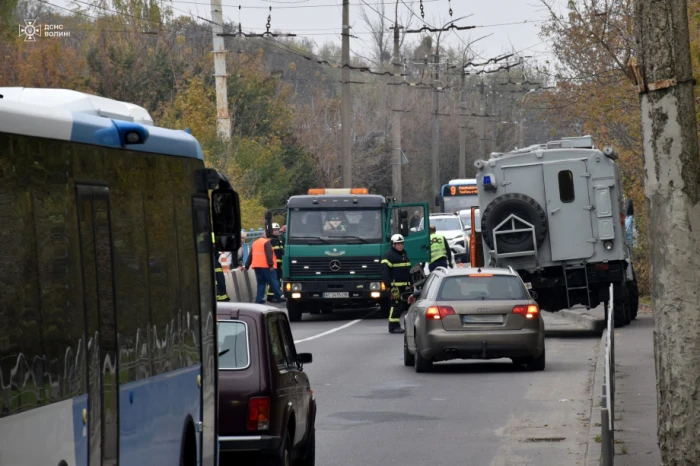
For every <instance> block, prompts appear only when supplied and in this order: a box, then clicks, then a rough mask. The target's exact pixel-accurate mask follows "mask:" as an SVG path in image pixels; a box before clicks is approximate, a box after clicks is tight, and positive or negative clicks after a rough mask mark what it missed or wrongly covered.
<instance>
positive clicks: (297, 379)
mask: <svg viewBox="0 0 700 466" xmlns="http://www.w3.org/2000/svg"><path fill="white" fill-rule="evenodd" d="M294 380H295V381H297V382H298V381H299V376H298V375H297V374H294Z"/></svg>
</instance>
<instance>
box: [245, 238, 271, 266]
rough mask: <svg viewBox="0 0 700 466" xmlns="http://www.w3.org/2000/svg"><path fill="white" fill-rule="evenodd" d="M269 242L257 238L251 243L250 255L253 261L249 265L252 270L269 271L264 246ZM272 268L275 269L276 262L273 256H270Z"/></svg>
mask: <svg viewBox="0 0 700 466" xmlns="http://www.w3.org/2000/svg"><path fill="white" fill-rule="evenodd" d="M269 241H270V240H269V239H268V238H258V239H256V240H255V242H253V247H252V248H251V251H250V253H251V254H252V255H253V261H252V262H251V264H250V268H252V269H269V268H270V265H269V264H268V263H267V255H266V254H265V244H266V243H268V242H269ZM272 268H273V269H276V268H277V261H276V260H275V255H274V254H272Z"/></svg>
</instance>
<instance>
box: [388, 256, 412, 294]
mask: <svg viewBox="0 0 700 466" xmlns="http://www.w3.org/2000/svg"><path fill="white" fill-rule="evenodd" d="M382 281H383V282H384V286H386V287H387V288H391V287H395V286H409V285H411V261H410V260H409V258H408V254H406V251H401V252H399V251H397V250H396V249H394V248H393V247H392V248H391V249H389V250H388V251H387V252H386V254H384V257H383V258H382Z"/></svg>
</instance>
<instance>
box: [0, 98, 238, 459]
mask: <svg viewBox="0 0 700 466" xmlns="http://www.w3.org/2000/svg"><path fill="white" fill-rule="evenodd" d="M210 196H211V201H210ZM210 205H211V207H210ZM0 219H2V226H1V227H0V464H3V465H20V464H26V465H55V466H76V465H77V466H87V465H121V466H126V465H139V466H140V465H173V466H174V465H187V466H196V465H203V466H214V465H216V464H217V432H216V426H217V422H216V420H217V418H216V416H217V369H218V357H217V352H216V351H217V349H216V348H217V340H216V338H217V334H216V312H215V306H216V300H215V284H214V266H213V246H214V245H213V243H214V242H215V247H216V248H217V249H219V250H221V251H236V250H237V249H238V246H239V244H240V204H239V201H238V196H237V194H236V192H235V191H234V190H233V189H232V188H231V185H230V184H229V183H228V181H227V180H226V178H225V177H224V176H222V175H220V174H218V173H217V172H216V171H215V170H212V169H207V168H205V165H204V158H203V155H202V150H201V148H200V146H199V144H198V143H197V141H196V139H195V138H194V137H192V136H191V135H190V134H188V133H187V132H185V131H174V130H168V129H164V128H159V127H156V126H153V121H152V119H151V117H150V115H149V114H148V112H147V111H146V110H145V109H143V108H141V107H138V106H135V105H132V104H128V103H123V102H118V101H114V100H110V99H105V98H101V97H96V96H91V95H87V94H83V93H79V92H74V91H69V90H63V89H28V88H0ZM212 232H213V233H214V234H215V240H214V241H212ZM234 255H235V254H234Z"/></svg>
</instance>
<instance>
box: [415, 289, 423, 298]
mask: <svg viewBox="0 0 700 466" xmlns="http://www.w3.org/2000/svg"><path fill="white" fill-rule="evenodd" d="M422 292H423V290H414V291H413V297H414V298H416V299H418V298H420V294H421V293H422Z"/></svg>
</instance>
